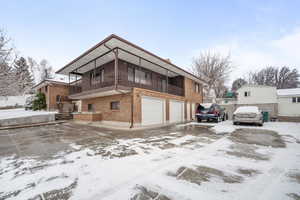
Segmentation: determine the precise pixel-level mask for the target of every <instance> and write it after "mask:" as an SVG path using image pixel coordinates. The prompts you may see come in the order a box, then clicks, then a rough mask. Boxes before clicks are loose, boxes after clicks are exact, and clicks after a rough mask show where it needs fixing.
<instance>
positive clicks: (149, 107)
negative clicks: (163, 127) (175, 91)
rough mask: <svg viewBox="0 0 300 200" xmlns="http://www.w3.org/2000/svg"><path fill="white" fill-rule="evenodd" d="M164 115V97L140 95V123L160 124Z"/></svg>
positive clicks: (163, 120) (163, 119)
mask: <svg viewBox="0 0 300 200" xmlns="http://www.w3.org/2000/svg"><path fill="white" fill-rule="evenodd" d="M165 116H166V115H165V100H164V99H159V98H153V97H148V96H143V97H142V125H151V124H162V123H164V122H165Z"/></svg>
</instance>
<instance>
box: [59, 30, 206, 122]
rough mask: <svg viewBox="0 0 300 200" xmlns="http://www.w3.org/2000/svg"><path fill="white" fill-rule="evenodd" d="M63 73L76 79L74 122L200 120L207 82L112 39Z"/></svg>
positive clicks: (66, 67) (130, 45) (71, 92)
mask: <svg viewBox="0 0 300 200" xmlns="http://www.w3.org/2000/svg"><path fill="white" fill-rule="evenodd" d="M57 73H59V74H64V75H69V76H73V77H74V76H75V77H76V80H77V79H79V80H80V81H77V82H76V83H73V84H72V85H70V94H69V96H68V97H69V98H70V99H72V100H73V101H78V102H81V110H82V112H81V113H77V114H74V119H78V120H91V121H99V120H101V121H102V122H107V123H110V124H118V125H120V124H121V125H125V126H130V127H133V126H140V125H154V124H166V123H173V122H174V123H175V122H183V121H185V120H191V119H192V118H194V114H195V110H196V107H197V105H198V104H199V103H202V102H203V92H202V91H203V85H204V84H205V82H204V81H203V80H200V79H198V78H197V77H196V76H194V75H192V74H191V73H189V72H187V71H185V70H183V69H182V68H179V67H177V66H176V65H174V64H173V63H171V62H170V61H169V60H166V59H163V58H161V57H158V56H156V55H154V54H153V53H150V52H149V51H147V50H145V49H143V48H141V47H139V46H137V45H135V44H132V43H131V42H129V41H127V40H125V39H122V38H120V37H119V36H116V35H110V36H109V37H107V38H106V39H104V40H103V41H101V42H100V43H98V44H97V45H95V46H94V47H92V48H91V49H89V50H87V51H86V52H85V53H83V54H82V55H80V56H79V57H77V58H76V59H74V60H73V61H71V62H70V63H69V64H67V65H66V66H65V67H63V68H62V69H60V70H58V71H57Z"/></svg>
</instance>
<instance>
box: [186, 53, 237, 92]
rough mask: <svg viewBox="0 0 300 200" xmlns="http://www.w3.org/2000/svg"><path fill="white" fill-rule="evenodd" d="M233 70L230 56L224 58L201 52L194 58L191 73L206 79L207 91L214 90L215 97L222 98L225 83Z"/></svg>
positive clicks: (215, 54)
mask: <svg viewBox="0 0 300 200" xmlns="http://www.w3.org/2000/svg"><path fill="white" fill-rule="evenodd" d="M232 69H233V65H232V62H231V59H230V55H227V56H225V57H223V56H221V55H220V54H218V53H211V52H209V51H207V52H203V53H201V54H200V56H199V57H198V58H194V60H193V67H192V72H193V73H194V74H195V75H196V76H198V77H199V78H202V79H204V80H205V79H207V84H208V88H207V90H208V91H210V90H214V92H215V94H216V96H217V97H221V96H222V92H221V91H222V90H224V89H225V88H226V87H225V85H224V84H225V82H226V81H227V80H228V78H229V74H230V72H231V70H232Z"/></svg>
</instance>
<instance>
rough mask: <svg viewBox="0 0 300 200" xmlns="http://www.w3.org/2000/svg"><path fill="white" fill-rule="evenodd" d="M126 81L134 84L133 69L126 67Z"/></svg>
mask: <svg viewBox="0 0 300 200" xmlns="http://www.w3.org/2000/svg"><path fill="white" fill-rule="evenodd" d="M128 81H131V82H134V68H133V67H128Z"/></svg>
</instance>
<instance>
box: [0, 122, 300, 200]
mask: <svg viewBox="0 0 300 200" xmlns="http://www.w3.org/2000/svg"><path fill="white" fill-rule="evenodd" d="M287 127H289V129H290V130H289V131H290V132H288V131H287V132H285V133H283V130H286V129H287ZM265 128H267V129H269V130H266V129H261V128H258V129H257V128H256V127H246V129H245V128H244V127H233V126H232V125H231V123H230V122H225V123H221V124H220V125H219V124H218V125H217V126H216V129H217V130H218V131H217V132H222V131H220V130H231V132H230V133H227V134H216V133H215V132H214V129H209V128H207V127H203V126H199V124H197V123H190V124H183V125H177V126H175V125H174V126H169V127H165V128H157V129H151V130H138V131H116V130H108V129H104V128H99V127H91V126H87V125H80V124H75V123H65V124H59V125H48V126H42V127H32V128H24V129H14V130H5V131H4V130H3V131H0V199H136V200H137V199H146V200H147V199H149V200H150V199H160V200H166V199H199V197H200V196H202V197H205V198H206V199H220V198H222V199H240V198H242V197H243V199H256V198H255V197H256V196H255V193H253V192H252V191H251V190H249V189H248V188H249V187H251V188H252V189H253V190H256V191H260V192H261V194H260V195H262V196H261V197H260V198H262V199H268V198H269V197H272V199H276V198H273V196H272V195H273V194H272V193H270V192H269V191H272V190H274V189H276V188H281V189H280V190H277V193H279V194H276V195H275V197H278V198H277V199H297V198H298V197H299V195H300V194H299V190H297V189H296V188H299V183H300V171H299V170H298V169H299V167H300V165H299V163H300V152H299V151H297V149H298V150H299V146H300V145H299V143H300V142H299V138H297V134H296V133H297V131H299V130H300V125H299V124H296V123H291V124H285V123H283V124H280V123H279V124H278V123H277V124H270V125H268V124H267V125H266V127H265ZM276 131H278V132H276ZM225 132H226V131H225ZM222 133H223V132H222ZM282 156H283V157H284V158H285V163H281V159H282ZM282 182H283V183H282ZM266 185H268V186H269V189H268V188H267V189H265V191H263V187H264V188H265V186H266ZM271 186H272V187H271ZM282 188H285V191H283V189H282ZM244 195H248V198H247V197H244ZM256 195H258V193H257V194H256ZM257 199H259V198H257Z"/></svg>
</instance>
